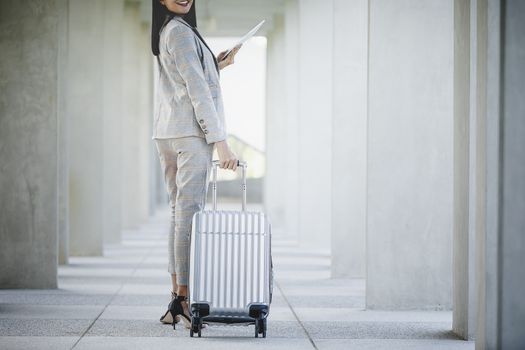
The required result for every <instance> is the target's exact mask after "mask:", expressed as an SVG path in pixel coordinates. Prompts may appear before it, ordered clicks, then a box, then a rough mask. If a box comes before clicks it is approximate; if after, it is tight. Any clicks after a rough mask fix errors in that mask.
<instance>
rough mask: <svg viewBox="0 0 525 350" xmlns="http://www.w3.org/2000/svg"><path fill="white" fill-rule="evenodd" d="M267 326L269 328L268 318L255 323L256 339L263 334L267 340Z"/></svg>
mask: <svg viewBox="0 0 525 350" xmlns="http://www.w3.org/2000/svg"><path fill="white" fill-rule="evenodd" d="M266 326H267V319H266V318H263V319H260V320H256V321H255V338H258V337H259V334H262V337H263V338H266Z"/></svg>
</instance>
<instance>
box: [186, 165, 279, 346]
mask: <svg viewBox="0 0 525 350" xmlns="http://www.w3.org/2000/svg"><path fill="white" fill-rule="evenodd" d="M238 164H239V168H240V169H241V171H242V210H241V211H224V210H217V169H218V168H219V163H218V161H214V162H213V180H212V191H213V208H212V210H203V211H200V212H197V213H195V215H194V216H193V222H192V234H191V247H190V274H189V305H190V312H191V314H192V326H191V329H190V336H192V337H193V334H194V333H197V334H198V336H199V337H200V336H201V328H202V322H203V321H204V322H207V323H210V322H218V323H226V324H234V323H249V324H254V325H255V337H258V336H259V334H262V336H263V337H266V328H267V316H268V313H269V311H270V303H271V298H272V288H273V273H272V269H273V266H272V258H271V225H270V222H269V220H268V218H267V216H266V215H265V214H264V213H262V212H249V211H246V168H247V164H246V163H245V162H239V163H238Z"/></svg>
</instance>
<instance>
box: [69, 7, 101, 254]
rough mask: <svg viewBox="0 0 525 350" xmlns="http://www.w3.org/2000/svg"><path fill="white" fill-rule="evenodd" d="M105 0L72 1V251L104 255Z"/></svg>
mask: <svg viewBox="0 0 525 350" xmlns="http://www.w3.org/2000/svg"><path fill="white" fill-rule="evenodd" d="M104 3H105V1H103V0H93V1H81V0H71V1H70V2H69V11H70V12H69V57H68V58H69V61H68V80H69V86H68V92H69V94H68V115H69V116H70V118H71V119H70V120H71V122H70V123H69V133H70V137H69V141H70V142H69V164H70V168H69V169H70V172H69V184H70V187H69V195H70V197H69V204H70V242H69V243H70V247H69V249H70V254H71V255H102V241H103V228H104V226H103V217H104V216H103V210H104V205H103V202H104V196H103V188H104V186H103V184H104V157H103V147H104V98H103V93H104V89H103V87H104V77H103V74H104V68H103V67H104V64H103V62H104V55H103V54H102V51H103V48H104V45H103V35H104V8H105V6H104Z"/></svg>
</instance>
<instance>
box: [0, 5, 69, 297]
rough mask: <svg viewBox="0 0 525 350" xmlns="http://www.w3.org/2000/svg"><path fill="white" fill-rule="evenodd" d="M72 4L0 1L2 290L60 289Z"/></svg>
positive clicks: (0, 235)
mask: <svg viewBox="0 0 525 350" xmlns="http://www.w3.org/2000/svg"><path fill="white" fill-rule="evenodd" d="M64 16H67V1H63V0H55V1H46V2H42V3H38V4H35V3H34V2H32V1H19V0H17V1H2V2H0V33H1V35H0V52H2V54H1V55H0V76H1V77H2V78H1V79H0V91H2V95H1V98H0V125H1V126H0V159H2V162H1V164H0V198H2V200H1V202H0V241H1V242H2V243H1V248H0V252H1V253H0V288H56V287H57V261H58V241H57V238H58V229H59V228H58V222H59V210H58V203H59V198H58V193H59V188H58V186H59V180H58V179H59V174H60V173H61V171H60V169H59V166H61V165H62V163H61V162H60V161H59V153H58V152H59V147H60V144H59V140H60V139H61V135H60V129H59V120H60V118H61V116H59V113H60V110H61V109H60V100H59V89H60V81H61V79H62V77H61V74H62V71H61V69H60V68H61V67H60V65H59V62H61V58H60V54H61V53H62V52H63V47H62V45H64V44H65V43H64V42H63V41H62V39H63V32H61V31H62V30H64V26H62V25H61V22H60V21H61V18H63V17H64Z"/></svg>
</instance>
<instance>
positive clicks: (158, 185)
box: [152, 58, 168, 209]
mask: <svg viewBox="0 0 525 350" xmlns="http://www.w3.org/2000/svg"><path fill="white" fill-rule="evenodd" d="M157 65H158V62H157V60H156V59H155V58H153V67H154V68H153V72H157V71H158V70H157V67H156V66H157ZM157 80H158V76H157V74H153V96H157V93H156V90H155V89H156V86H157ZM152 149H153V150H152V153H153V164H152V169H154V172H155V173H154V175H153V182H154V187H155V190H154V192H153V193H154V194H155V198H154V200H155V203H154V204H153V206H154V207H155V209H156V208H157V207H158V206H166V205H167V203H168V194H167V193H166V185H165V183H164V173H163V172H162V169H161V167H160V159H159V155H158V152H157V147H156V146H155V143H154V142H152Z"/></svg>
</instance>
